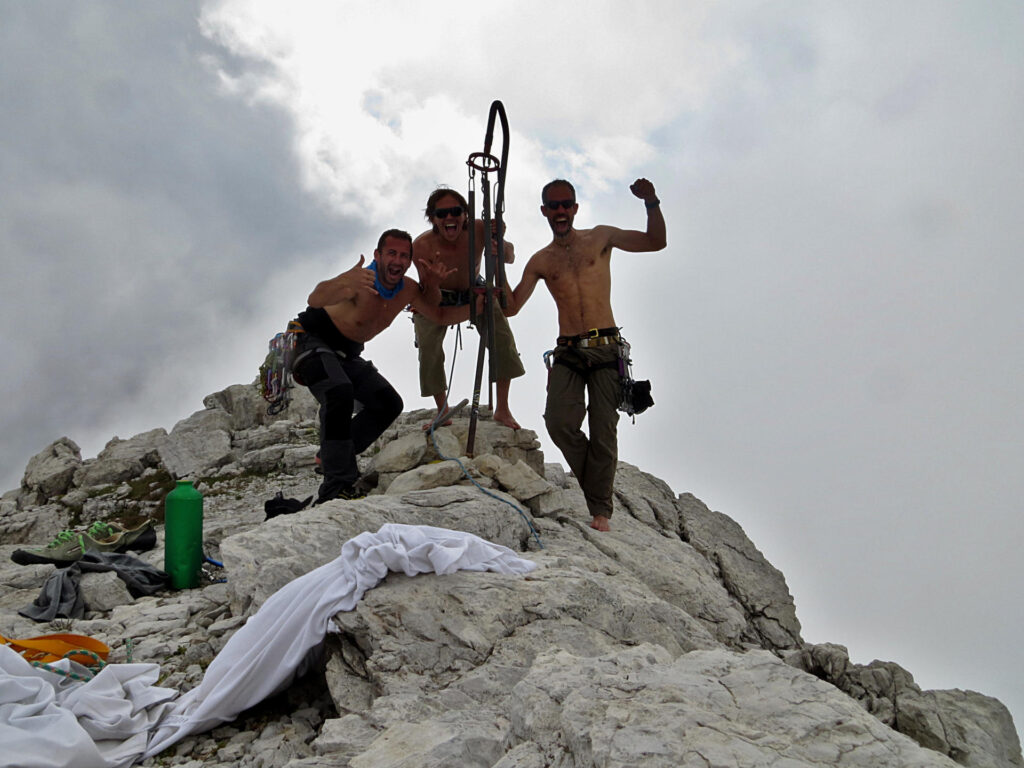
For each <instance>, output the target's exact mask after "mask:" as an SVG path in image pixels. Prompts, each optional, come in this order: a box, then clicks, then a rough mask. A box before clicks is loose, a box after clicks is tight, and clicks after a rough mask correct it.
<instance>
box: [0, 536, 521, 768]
mask: <svg viewBox="0 0 1024 768" xmlns="http://www.w3.org/2000/svg"><path fill="white" fill-rule="evenodd" d="M536 567H537V565H536V563H533V562H531V561H529V560H525V559H523V558H521V557H519V556H518V555H517V554H516V553H515V552H513V551H512V550H511V549H508V548H507V547H503V546H500V545H498V544H492V543H491V542H489V541H485V540H484V539H481V538H479V537H478V536H474V535H473V534H471V533H465V532H463V531H450V530H446V529H444V528H434V527H431V526H426V525H399V524H397V523H389V524H387V525H384V526H382V527H381V528H380V530H378V531H377V532H376V533H370V532H366V533H362V534H360V535H359V536H356V537H355V538H353V539H350V540H349V541H347V542H345V544H344V545H343V546H342V548H341V556H340V557H338V558H336V559H335V560H332V561H331V562H330V563H327V564H326V565H323V566H321V567H320V568H317V569H316V570H314V571H311V572H310V573H307V574H305V575H304V576H300V577H299V578H297V579H295V580H293V581H292V582H290V583H289V584H286V585H285V586H284V587H282V588H281V589H280V590H278V591H277V592H276V593H274V594H273V595H271V597H270V598H269V599H268V600H267V602H266V603H264V604H263V606H261V607H260V609H259V611H257V612H256V614H254V615H253V616H251V617H250V618H249V620H248V621H247V622H246V623H245V625H244V626H242V627H241V628H240V629H239V630H238V631H237V632H236V633H235V634H234V635H233V636H232V637H231V639H230V640H229V641H228V643H227V645H225V646H224V648H223V649H222V650H221V652H220V653H219V654H217V657H216V658H215V659H214V660H213V662H212V663H211V664H210V666H209V668H208V669H207V670H206V674H205V675H204V677H203V681H202V682H201V683H200V684H199V686H198V687H196V688H194V689H192V690H191V691H189V692H187V693H185V694H183V695H182V696H180V697H179V698H177V699H176V700H174V697H175V696H177V691H173V690H170V689H167V688H159V687H157V686H156V685H155V683H156V680H157V678H158V677H159V674H160V669H159V667H158V666H157V665H156V664H108V665H107V666H106V667H104V668H103V670H102V671H101V672H100V673H99V674H98V675H97V676H96V677H95V678H93V679H92V680H90V681H89V682H87V683H73V682H71V681H68V680H67V679H66V678H63V677H60V676H58V675H55V674H53V673H51V672H46V671H44V670H39V669H35V668H33V667H32V666H31V665H29V664H28V663H27V662H26V661H25V660H24V659H22V658H21V657H20V656H19V655H18V654H16V653H15V652H14V651H12V650H11V649H9V648H6V647H0V744H2V745H3V749H2V753H0V766H19V768H126V766H130V765H132V764H133V763H135V762H137V761H139V760H141V759H143V758H144V757H149V756H151V755H155V754H157V753H158V752H161V751H163V750H164V749H166V748H167V747H169V746H171V745H172V744H175V743H177V742H178V741H180V740H181V739H183V738H185V737H186V736H188V735H189V734H192V733H200V732H202V731H206V730H209V729H210V728H214V727H216V726H217V725H219V724H221V723H223V722H227V721H230V720H232V719H234V718H235V717H236V716H237V715H238V713H240V712H242V711H243V710H245V709H248V708H249V707H251V706H253V705H255V704H258V703H259V702H260V701H262V700H263V699H265V698H266V697H267V696H270V695H271V694H273V693H276V692H277V691H279V690H282V689H283V688H284V687H286V686H287V685H288V683H289V682H291V680H292V678H293V677H294V676H295V673H296V670H298V669H299V668H300V666H301V665H302V663H303V661H304V660H305V659H306V657H307V655H308V654H309V653H310V651H312V650H313V649H315V648H316V647H317V646H318V645H319V644H320V643H321V642H322V641H323V639H324V636H325V635H326V633H327V632H328V631H329V630H330V629H331V625H330V619H331V617H332V616H333V615H334V614H335V613H338V612H339V611H350V610H352V609H353V608H355V606H356V604H357V603H358V602H359V600H360V599H362V596H363V595H364V594H365V593H366V591H367V590H369V589H372V588H373V587H375V586H376V585H377V584H378V583H379V582H380V581H381V580H382V579H383V578H384V577H385V576H386V575H387V573H388V571H397V572H402V573H405V574H406V575H407V576H415V575H417V574H421V573H437V574H449V573H454V572H455V571H458V570H469V571H496V572H498V573H509V574H525V573H529V572H530V571H532V570H533V569H534V568H536ZM67 663H68V662H61V664H67Z"/></svg>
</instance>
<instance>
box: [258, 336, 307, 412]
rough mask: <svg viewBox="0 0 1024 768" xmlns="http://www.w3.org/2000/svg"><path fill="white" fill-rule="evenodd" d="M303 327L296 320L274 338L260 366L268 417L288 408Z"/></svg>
mask: <svg viewBox="0 0 1024 768" xmlns="http://www.w3.org/2000/svg"><path fill="white" fill-rule="evenodd" d="M303 332H304V331H303V329H302V326H301V325H300V324H299V323H298V322H296V321H295V320H290V321H289V322H288V329H287V330H286V331H284V332H283V333H279V334H277V335H275V336H274V338H272V339H271V340H270V341H269V343H268V346H269V352H267V356H266V358H265V359H264V360H263V365H261V366H260V394H261V395H263V399H264V400H266V401H267V403H269V405H268V406H267V415H268V416H275V415H277V414H278V413H280V412H281V411H283V410H284V409H285V408H287V407H288V400H289V399H290V394H289V392H288V390H289V389H291V388H292V373H291V372H292V368H293V366H294V363H295V361H294V360H292V357H293V356H294V352H295V342H296V340H297V338H298V334H300V333H303Z"/></svg>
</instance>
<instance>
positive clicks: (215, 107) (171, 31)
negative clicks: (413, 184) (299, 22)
mask: <svg viewBox="0 0 1024 768" xmlns="http://www.w3.org/2000/svg"><path fill="white" fill-rule="evenodd" d="M197 13H198V8H197V7H196V5H195V4H185V3H144V4H138V3H128V2H120V3H103V4H99V3H97V4H91V3H90V4H81V3H71V2H67V3H31V4H25V3H5V5H4V12H3V17H4V19H3V24H2V25H0V50H2V51H3V53H2V57H3V70H4V76H3V78H2V80H0V82H2V85H0V133H2V135H3V142H2V144H0V168H2V169H3V173H2V174H0V199H2V200H3V204H2V218H0V244H2V247H3V255H2V264H3V291H4V297H5V300H4V302H3V305H2V308H0V318H2V322H3V327H4V328H5V329H8V333H7V334H6V337H5V338H4V340H3V342H2V347H0V349H2V356H3V360H4V370H5V371H9V372H11V373H12V374H13V381H14V382H16V384H15V392H14V393H13V394H14V395H15V396H14V397H9V398H4V401H3V404H2V405H0V408H2V409H3V418H2V422H3V424H4V430H5V432H4V437H3V441H2V444H0V478H2V479H3V480H4V482H5V487H12V486H13V485H15V484H16V483H17V481H18V480H19V479H20V472H21V471H22V469H23V468H24V463H25V460H26V459H27V457H28V456H30V455H31V454H33V453H35V452H37V451H39V450H41V449H42V448H43V447H44V446H45V445H46V444H48V443H49V442H51V441H52V440H54V439H56V438H57V437H59V436H60V435H63V434H69V435H72V436H74V435H76V434H78V433H80V432H81V431H83V430H85V429H88V428H90V427H93V426H96V425H99V424H101V423H103V422H105V421H108V420H110V418H111V416H112V414H114V413H116V412H117V410H118V409H119V408H122V407H124V404H125V403H126V402H130V401H131V400H132V398H133V397H135V396H138V395H139V394H140V393H141V392H142V390H143V387H144V384H145V382H146V380H147V379H148V377H149V376H150V375H151V373H152V370H153V368H154V365H155V364H156V363H157V362H158V361H162V360H164V361H165V360H166V358H167V357H168V356H173V355H174V354H176V353H178V352H179V350H180V349H181V348H183V347H188V346H195V345H198V344H208V343H209V341H210V339H211V332H212V333H213V338H215V334H216V331H217V327H216V325H215V324H216V322H217V321H218V319H219V318H221V317H224V316H231V317H235V318H238V317H242V318H244V317H245V316H252V315H253V314H256V313H258V312H259V307H258V306H254V304H255V302H256V296H257V295H258V294H259V293H260V291H261V289H262V288H263V286H265V284H266V283H267V282H268V281H270V280H273V279H274V277H275V276H276V274H277V273H278V272H279V271H280V270H281V269H288V268H289V267H290V266H291V265H292V264H293V263H294V261H295V260H296V259H297V258H299V257H300V255H301V254H309V253H312V252H315V251H318V250H321V249H323V248H325V247H326V246H327V245H329V244H332V243H335V242H337V241H338V240H339V239H340V238H343V237H344V235H345V233H346V231H351V230H354V229H356V227H355V226H354V225H352V224H351V223H346V222H345V221H343V220H342V219H341V218H340V217H335V216H332V215H330V214H329V213H328V212H327V211H325V210H324V209H323V207H322V206H319V205H318V204H317V203H316V202H315V201H313V200H310V199H308V198H306V197H305V196H304V194H303V192H302V190H301V188H300V185H299V183H298V171H297V167H296V166H295V164H294V160H293V155H292V152H291V144H292V142H293V140H294V137H293V131H292V126H291V123H290V118H289V117H288V116H287V115H285V114H284V113H283V112H281V111H279V110H276V109H274V108H271V107H268V106H265V105H250V104H247V103H246V102H244V101H242V100H240V99H238V98H236V97H234V96H230V95H228V94H225V93H224V92H223V89H222V88H221V85H220V83H219V80H218V74H217V69H218V68H223V69H224V70H226V71H231V70H238V69H241V68H244V67H256V68H258V66H259V65H258V64H254V63H252V62H240V61H237V60H232V59H230V57H229V55H228V54H227V53H226V52H224V51H222V50H220V49H218V48H216V47H214V46H213V45H212V44H211V43H210V42H208V41H207V40H206V39H205V38H204V37H202V35H201V34H200V33H199V30H198V27H197V22H196V16H197ZM177 375H182V376H187V371H179V372H177ZM9 381H10V379H9ZM229 383H233V382H224V385H227V384H229Z"/></svg>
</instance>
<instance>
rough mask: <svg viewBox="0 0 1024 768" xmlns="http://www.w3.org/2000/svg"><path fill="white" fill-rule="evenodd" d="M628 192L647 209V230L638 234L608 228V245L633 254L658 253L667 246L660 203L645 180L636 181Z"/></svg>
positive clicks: (633, 230)
mask: <svg viewBox="0 0 1024 768" xmlns="http://www.w3.org/2000/svg"><path fill="white" fill-rule="evenodd" d="M629 191H630V192H632V193H633V194H634V195H635V196H636V197H639V198H640V199H641V200H643V201H644V206H645V207H646V208H647V230H646V231H645V232H640V231H639V230H635V229H617V228H615V227H609V228H608V229H609V237H608V243H609V244H610V245H611V246H612V247H613V248H618V249H619V250H621V251H630V252H633V253H642V252H647V251H660V250H661V249H662V248H664V247H665V245H666V244H667V240H666V237H665V217H664V216H663V215H662V213H661V201H660V200H658V195H657V193H656V192H655V191H654V185H653V184H652V183H651V182H649V181H648V180H647V179H637V180H636V181H634V182H633V183H632V184H630V186H629Z"/></svg>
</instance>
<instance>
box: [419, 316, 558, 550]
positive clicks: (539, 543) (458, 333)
mask: <svg viewBox="0 0 1024 768" xmlns="http://www.w3.org/2000/svg"><path fill="white" fill-rule="evenodd" d="M456 328H457V329H458V330H457V331H456V335H455V339H456V344H455V347H458V346H460V345H459V343H458V342H459V341H461V338H462V336H461V331H462V324H461V323H460V324H459V325H458V326H456ZM457 355H458V349H457V348H454V347H453V349H452V367H451V372H450V373H449V374H448V386H447V387H446V388H445V391H444V405H443V406H442V407H441V410H440V411H439V412H438V417H437V418H435V419H434V420H433V421H432V422H430V442H431V443H433V445H434V450H435V451H437V455H438V456H439V457H441V459H442V460H443V461H454V462H455V463H456V464H458V465H459V469H461V470H462V474H463V475H465V476H466V479H467V480H469V482H471V483H472V484H473V485H475V486H476V487H477V488H479V489H480V490H481V491H482V492H483V493H484V494H485V495H487V496H490V497H491V498H492V499H497V500H498V501H500V502H501V503H503V504H508V505H509V506H510V507H512V509H514V510H515V511H516V512H518V513H519V516H520V517H522V518H523V521H524V522H525V523H526V525H527V527H528V528H529V529H530V533H532V534H533V538H534V539H536V541H537V546H539V547H540V548H541V549H544V542H542V541H541V540H540V534H538V533H537V529H536V528H534V527H533V523H532V522H530V518H529V517H527V516H526V513H525V512H524V511H523V510H521V509H520V508H519V507H518V506H516V505H515V504H513V503H512V502H511V501H509V500H508V499H503V498H501V496H498V495H497V494H496V493H491V491H489V490H488V489H487V488H484V487H483V486H482V485H480V483H478V482H477V481H476V478H474V477H473V476H472V475H470V474H469V470H467V469H466V466H465V465H464V464H463V463H462V462H461V461H460V460H459V459H457V458H456V457H454V456H445V455H444V454H443V453H441V449H440V448H439V447H438V445H437V440H435V439H434V429H435V428H436V426H437V424H438V422H440V421H441V420H442V419H441V417H440V414H442V413H445V412H447V410H448V393H449V392H451V390H452V380H453V379H454V378H455V358H456V357H457Z"/></svg>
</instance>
